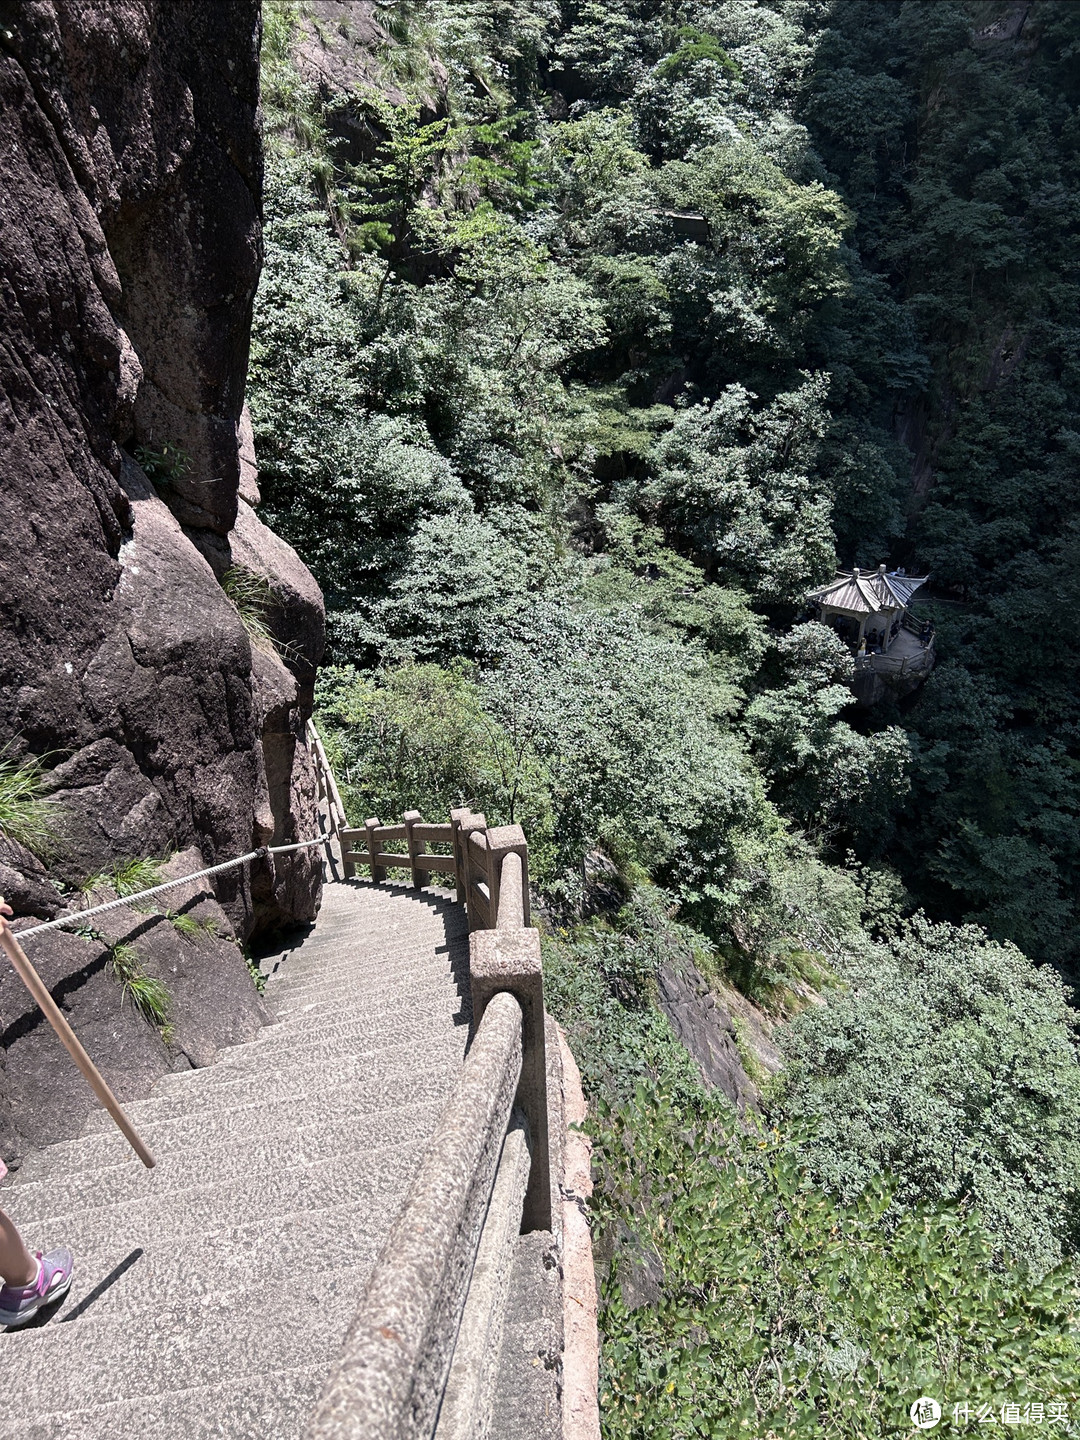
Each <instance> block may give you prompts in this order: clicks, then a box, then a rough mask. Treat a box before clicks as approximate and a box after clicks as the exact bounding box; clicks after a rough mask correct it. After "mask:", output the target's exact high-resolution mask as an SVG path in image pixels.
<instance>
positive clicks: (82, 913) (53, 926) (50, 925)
mask: <svg viewBox="0 0 1080 1440" xmlns="http://www.w3.org/2000/svg"><path fill="white" fill-rule="evenodd" d="M332 839H333V836H332V835H318V836H316V837H315V839H314V840H301V841H300V842H299V843H298V844H296V845H262V846H260V848H259V849H258V850H249V851H248V853H247V854H246V855H241V856H239V857H238V858H237V859H236V860H224V861H222V863H221V864H220V865H210V866H208V867H207V868H206V869H205V870H195V871H193V872H192V874H190V875H181V876H180V877H179V878H178V879H176V880H166V881H165V883H164V884H163V885H152V886H151V887H150V889H149V890H139V891H138V892H137V893H136V894H134V895H121V896H120V897H119V898H118V899H116V900H106V901H105V902H104V903H103V904H101V905H91V906H90V908H89V909H88V910H76V912H75V914H74V915H61V916H60V918H59V919H58V920H46V921H45V922H44V923H43V924H41V925H31V926H30V928H29V930H15V931H13V932H12V933H13V934H14V935H15V936H17V938H18V940H19V943H20V944H21V943H22V942H23V941H24V940H28V939H29V938H30V936H31V935H40V934H41V933H42V931H43V930H57V929H59V927H60V926H61V925H81V924H82V922H83V921H84V920H86V919H88V918H89V917H90V916H91V915H101V914H103V913H104V912H105V911H106V910H118V909H120V908H121V906H124V905H134V903H135V901H136V900H145V899H146V898H147V896H149V895H160V894H161V892H162V891H163V890H175V889H176V887H177V886H178V885H190V884H191V882H192V880H202V879H204V878H205V877H206V876H207V875H217V874H219V873H220V872H221V871H222V870H232V869H234V868H235V867H236V866H237V865H246V864H247V862H248V861H249V860H259V859H261V858H262V857H263V856H264V855H287V854H289V853H290V852H291V851H293V850H308V849H310V847H311V846H312V845H323V844H325V843H326V841H327V840H332Z"/></svg>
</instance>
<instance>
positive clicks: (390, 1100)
mask: <svg viewBox="0 0 1080 1440" xmlns="http://www.w3.org/2000/svg"><path fill="white" fill-rule="evenodd" d="M339 1063H340V1064H341V1065H342V1067H343V1068H342V1072H341V1079H342V1084H341V1085H339V1086H334V1085H333V1084H330V1085H323V1086H322V1087H320V1088H318V1089H316V1090H315V1091H314V1092H313V1094H312V1097H311V1108H310V1109H309V1108H308V1106H307V1104H306V1100H307V1096H306V1094H305V1092H304V1091H303V1090H302V1089H301V1088H294V1087H293V1085H292V1082H291V1079H290V1077H289V1076H288V1075H282V1076H281V1078H280V1080H279V1081H278V1083H277V1085H275V1086H274V1087H273V1088H272V1089H269V1090H268V1091H267V1092H266V1093H264V1094H263V1095H260V1096H256V1097H254V1098H249V1099H248V1100H247V1101H246V1102H245V1103H243V1104H238V1105H230V1104H226V1105H224V1106H221V1105H214V1104H213V1103H212V1102H211V1103H210V1104H208V1105H207V1106H198V1105H192V1106H186V1107H183V1108H182V1109H181V1110H180V1111H179V1113H175V1114H164V1115H158V1114H153V1113H151V1114H150V1115H148V1116H143V1115H142V1112H141V1105H143V1104H145V1103H146V1102H145V1101H143V1102H140V1103H139V1104H138V1105H135V1106H132V1112H133V1114H132V1119H133V1123H134V1121H135V1119H136V1117H138V1122H139V1123H138V1129H139V1133H140V1135H141V1137H142V1139H143V1140H144V1141H145V1143H146V1144H147V1145H148V1146H149V1147H150V1149H151V1150H152V1151H153V1152H154V1153H155V1158H156V1156H157V1151H159V1150H160V1151H162V1152H171V1153H175V1152H176V1151H178V1150H191V1149H193V1148H196V1147H205V1145H206V1144H207V1143H213V1144H214V1145H215V1146H224V1147H225V1148H227V1147H228V1146H229V1144H230V1141H231V1140H232V1139H233V1138H235V1137H243V1136H246V1135H248V1134H250V1133H251V1132H252V1131H253V1130H254V1129H256V1128H258V1129H260V1130H261V1131H262V1133H263V1134H267V1135H272V1134H276V1133H278V1132H287V1131H288V1130H289V1129H290V1128H291V1126H293V1125H294V1124H295V1123H296V1121H297V1118H298V1117H299V1116H302V1115H303V1116H306V1117H308V1118H309V1119H310V1118H311V1116H312V1115H313V1114H314V1115H318V1116H322V1117H325V1118H336V1119H344V1118H346V1117H349V1118H351V1119H352V1120H353V1121H354V1122H355V1123H356V1125H357V1129H358V1131H359V1130H360V1129H361V1128H362V1125H363V1121H364V1119H365V1117H367V1116H369V1115H370V1116H377V1115H379V1114H380V1113H381V1112H382V1111H385V1110H387V1109H392V1108H393V1107H394V1106H395V1105H397V1104H400V1103H402V1101H404V1102H405V1103H415V1102H425V1101H432V1102H437V1101H439V1100H440V1099H444V1098H445V1096H446V1095H447V1094H448V1093H449V1090H450V1087H451V1085H452V1083H453V1074H454V1073H455V1070H453V1069H452V1068H451V1067H449V1066H445V1065H444V1066H441V1067H439V1068H438V1069H434V1070H419V1071H418V1070H417V1069H416V1068H415V1065H412V1064H409V1063H408V1061H405V1062H403V1063H402V1064H401V1067H400V1069H397V1068H395V1069H391V1070H389V1071H384V1073H382V1074H378V1075H373V1074H371V1073H370V1071H368V1072H367V1073H362V1072H361V1073H357V1072H356V1070H355V1067H352V1066H350V1065H348V1062H345V1061H342V1062H339ZM103 1121H104V1122H108V1117H107V1116H102V1117H101V1118H100V1119H98V1118H97V1117H95V1120H94V1123H95V1124H99V1125H100V1124H102V1122H103ZM106 1144H107V1145H108V1147H109V1148H108V1150H107V1151H102V1149H101V1148H100V1147H102V1146H104V1145H106ZM66 1148H67V1151H68V1153H67V1155H66V1157H64V1160H63V1162H62V1163H64V1164H65V1165H73V1166H77V1167H78V1168H80V1169H83V1170H85V1169H87V1168H89V1167H90V1166H93V1165H94V1164H97V1163H101V1161H102V1158H103V1157H104V1163H106V1164H107V1163H108V1158H107V1157H109V1156H111V1155H113V1154H118V1155H122V1154H123V1153H124V1151H125V1149H127V1141H126V1140H125V1139H124V1137H123V1136H122V1135H121V1134H120V1133H119V1131H118V1130H117V1129H116V1127H115V1126H114V1125H112V1124H111V1123H109V1124H108V1128H102V1129H100V1130H98V1131H96V1132H94V1133H91V1134H84V1135H82V1136H80V1137H79V1139H78V1140H69V1141H67V1142H66Z"/></svg>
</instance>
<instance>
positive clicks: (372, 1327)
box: [308, 727, 553, 1440]
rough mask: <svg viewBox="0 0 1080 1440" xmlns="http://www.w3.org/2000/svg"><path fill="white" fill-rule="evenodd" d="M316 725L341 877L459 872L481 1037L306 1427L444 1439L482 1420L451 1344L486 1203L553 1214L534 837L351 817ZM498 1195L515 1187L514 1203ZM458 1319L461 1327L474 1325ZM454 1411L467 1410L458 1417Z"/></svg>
mask: <svg viewBox="0 0 1080 1440" xmlns="http://www.w3.org/2000/svg"><path fill="white" fill-rule="evenodd" d="M311 735H312V740H313V747H312V748H313V750H314V752H315V756H316V766H317V768H318V771H319V792H320V797H321V798H322V800H323V802H324V806H325V809H326V811H327V813H328V814H329V817H330V818H329V825H330V828H332V829H333V831H334V835H335V838H336V839H337V841H338V845H339V848H340V857H341V870H342V874H343V876H344V878H345V880H346V881H350V880H354V879H355V876H356V871H357V867H358V866H362V867H366V868H367V869H368V871H369V873H370V875H371V879H372V882H373V883H374V884H382V883H384V882H385V881H386V879H387V875H388V872H390V871H392V870H395V869H397V870H405V871H407V872H408V874H407V877H403V878H407V881H408V882H409V883H411V884H412V885H413V887H414V888H416V889H419V888H421V887H422V886H424V885H425V884H427V883H429V881H430V879H431V877H432V876H433V875H440V874H441V875H445V876H446V877H447V880H448V881H450V883H452V884H453V885H454V886H455V888H456V891H457V898H458V900H459V901H461V902H462V903H463V904H464V905H465V910H466V915H467V917H468V923H469V931H470V934H469V989H470V998H471V1005H472V1019H473V1027H474V1039H473V1043H472V1047H471V1049H470V1051H469V1054H468V1057H467V1059H466V1062H465V1067H464V1069H463V1071H462V1075H461V1078H460V1080H459V1082H458V1085H457V1087H456V1088H455V1090H454V1092H453V1094H452V1096H451V1098H450V1100H449V1102H448V1104H447V1106H446V1110H445V1111H444V1113H443V1117H442V1119H441V1121H440V1122H439V1126H438V1129H437V1131H436V1133H435V1136H434V1138H433V1140H432V1142H431V1145H430V1148H429V1150H428V1152H427V1154H426V1156H425V1159H424V1162H423V1164H422V1166H421V1169H420V1172H419V1174H418V1175H417V1178H416V1180H415V1182H414V1183H413V1186H412V1189H411V1190H410V1192H409V1197H408V1200H407V1201H406V1204H405V1208H404V1210H403V1212H402V1214H401V1216H400V1218H399V1220H398V1222H397V1224H396V1226H395V1227H394V1230H393V1232H392V1234H391V1236H390V1238H389V1240H388V1241H387V1243H386V1245H385V1246H384V1247H383V1250H382V1252H381V1254H380V1256H379V1258H378V1260H377V1261H376V1263H375V1268H374V1270H373V1272H372V1275H371V1278H370V1280H369V1281H368V1285H367V1288H366V1290H365V1293H364V1298H363V1300H362V1302H361V1306H360V1310H359V1312H358V1314H357V1316H356V1319H355V1321H354V1323H353V1325H352V1327H351V1329H350V1331H349V1335H348V1338H347V1340H346V1343H345V1347H344V1350H343V1352H342V1355H341V1357H340V1359H339V1361H338V1363H337V1365H336V1367H335V1369H334V1371H333V1373H332V1375H331V1377H330V1380H329V1381H328V1383H327V1386H326V1389H325V1390H324V1392H323V1397H322V1399H321V1401H320V1403H319V1406H318V1409H317V1411H316V1413H315V1416H314V1418H313V1420H312V1424H311V1427H310V1429H309V1431H308V1440H344V1437H350V1440H432V1436H433V1435H434V1434H435V1425H436V1423H438V1426H439V1429H438V1435H437V1437H436V1440H442V1437H443V1436H444V1434H445V1435H447V1436H450V1435H451V1433H452V1434H453V1435H454V1436H456V1435H458V1433H460V1434H462V1435H464V1434H471V1431H470V1429H469V1426H470V1424H471V1421H470V1419H469V1415H470V1413H471V1407H472V1404H473V1402H472V1401H471V1400H469V1399H468V1398H467V1397H468V1396H469V1395H471V1394H473V1393H474V1392H475V1391H476V1390H477V1387H478V1381H477V1379H476V1377H475V1376H474V1375H472V1374H471V1369H472V1368H473V1367H472V1366H471V1361H470V1360H469V1358H468V1357H467V1356H464V1355H463V1356H461V1357H459V1358H457V1359H455V1343H456V1341H457V1340H458V1327H459V1322H461V1317H462V1313H463V1311H464V1310H465V1306H466V1297H467V1296H468V1294H469V1287H470V1283H471V1280H472V1277H473V1267H474V1265H475V1264H476V1263H477V1255H478V1248H479V1247H480V1244H481V1234H482V1233H483V1235H485V1236H487V1235H489V1233H490V1230H491V1226H492V1224H493V1223H494V1222H492V1221H491V1219H490V1211H493V1210H498V1211H499V1212H500V1214H501V1219H500V1221H499V1224H500V1225H501V1226H502V1228H503V1229H505V1228H506V1226H507V1224H508V1223H510V1224H512V1226H513V1229H514V1231H517V1230H518V1229H520V1230H521V1231H522V1232H527V1231H533V1230H544V1231H548V1230H551V1229H552V1225H553V1205H552V1190H551V1162H550V1137H549V1114H548V1094H547V1063H548V1062H547V1046H546V1027H545V1012H544V986H543V974H542V970H541V964H540V935H539V932H538V931H537V930H534V929H533V928H532V927H531V924H530V919H531V916H530V903H529V848H528V845H527V843H526V840H525V835H524V832H523V831H522V829H521V827H520V826H518V825H495V826H490V825H488V823H487V820H486V818H485V816H483V815H479V814H475V813H473V812H472V811H471V810H468V809H464V808H462V809H455V810H452V811H451V812H450V820H449V823H446V822H438V823H432V822H430V821H425V820H423V819H422V817H421V815H420V813H419V812H418V811H415V810H410V811H408V812H407V813H406V814H405V816H404V817H403V819H402V820H401V822H400V823H396V824H389V825H384V824H383V823H382V821H381V820H380V819H379V817H378V816H371V817H370V818H369V819H368V820H366V821H365V823H364V824H363V825H362V826H350V825H349V824H348V822H347V820H346V818H345V812H344V807H343V806H342V804H341V798H340V794H339V792H338V788H337V785H336V782H335V780H334V776H333V772H332V769H331V767H330V764H329V761H328V759H327V757H326V751H325V749H324V747H323V746H322V743H321V741H320V740H319V739H318V735H317V733H316V732H315V730H314V727H312V729H311ZM432 847H438V848H432ZM451 877H452V878H451ZM512 1115H515V1116H517V1117H518V1120H517V1122H516V1123H515V1124H511V1117H512ZM500 1156H501V1157H502V1158H501V1159H500ZM496 1172H498V1180H497V1179H496ZM500 1195H501V1196H503V1197H505V1196H506V1195H513V1196H515V1197H516V1200H515V1201H513V1202H511V1205H510V1207H509V1209H512V1210H513V1214H512V1215H510V1214H509V1209H508V1207H507V1206H506V1204H505V1203H504V1201H502V1200H499V1199H498V1197H499V1196H500ZM493 1196H494V1197H495V1198H493ZM515 1207H517V1208H515ZM502 1211H507V1213H506V1214H502V1213H501V1212H502ZM518 1216H520V1222H519V1220H518V1218H517V1217H518ZM485 1224H487V1226H488V1228H487V1229H485ZM484 1244H485V1245H486V1246H488V1248H489V1249H497V1246H495V1245H489V1244H488V1241H487V1240H486V1239H485V1241H484ZM485 1263H486V1262H485ZM472 1303H473V1302H472V1301H471V1300H470V1302H469V1304H470V1306H471V1305H472ZM461 1326H462V1333H463V1334H464V1333H465V1331H466V1330H467V1329H468V1328H469V1327H468V1326H467V1325H466V1324H465V1323H464V1322H461ZM452 1363H453V1372H451V1364H452ZM459 1372H460V1373H459ZM451 1373H452V1374H453V1378H452V1379H451V1381H450V1383H449V1384H448V1376H451ZM463 1397H466V1398H464V1399H463ZM440 1406H441V1407H442V1412H441V1415H440ZM450 1411H455V1412H457V1414H456V1418H455V1419H453V1420H451V1418H450V1415H449V1412H450Z"/></svg>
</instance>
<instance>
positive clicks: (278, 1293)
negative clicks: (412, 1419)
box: [0, 1205, 396, 1434]
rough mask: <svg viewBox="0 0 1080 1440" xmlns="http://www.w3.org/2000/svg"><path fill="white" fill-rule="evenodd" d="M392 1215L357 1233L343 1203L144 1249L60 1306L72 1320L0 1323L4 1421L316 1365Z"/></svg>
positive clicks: (334, 1342) (342, 1326)
mask: <svg viewBox="0 0 1080 1440" xmlns="http://www.w3.org/2000/svg"><path fill="white" fill-rule="evenodd" d="M395 1215H396V1210H395V1212H394V1214H389V1213H383V1214H380V1215H374V1216H372V1215H369V1216H368V1217H366V1218H367V1220H368V1221H369V1222H371V1223H369V1224H367V1225H365V1227H364V1233H363V1235H362V1236H358V1235H356V1234H355V1233H354V1231H355V1211H354V1207H352V1206H351V1205H347V1206H343V1207H338V1208H337V1209H334V1210H317V1211H308V1212H305V1213H303V1214H301V1215H289V1216H274V1217H272V1218H271V1219H269V1220H265V1221H262V1222H260V1223H259V1224H258V1225H248V1226H246V1227H236V1228H230V1229H222V1230H220V1231H219V1232H217V1233H216V1234H214V1235H204V1236H195V1237H192V1238H191V1239H190V1241H187V1240H184V1241H173V1242H172V1243H171V1244H169V1245H166V1246H162V1247H160V1248H155V1249H148V1250H146V1251H145V1252H144V1253H143V1255H141V1256H140V1257H139V1258H138V1259H137V1260H136V1261H135V1262H134V1263H133V1264H131V1265H130V1267H129V1268H128V1269H127V1270H125V1271H124V1272H123V1273H122V1274H121V1275H120V1277H119V1279H118V1280H117V1281H116V1283H115V1284H114V1285H112V1286H111V1287H110V1288H109V1289H107V1290H105V1292H104V1293H103V1294H101V1295H100V1296H99V1298H97V1299H95V1300H94V1301H93V1302H92V1303H91V1304H90V1305H89V1306H88V1308H86V1309H85V1310H84V1311H83V1312H82V1313H79V1312H78V1304H79V1300H78V1298H76V1299H75V1300H74V1301H73V1303H72V1304H71V1305H70V1306H68V1307H66V1309H67V1313H68V1314H72V1315H75V1316H76V1318H75V1319H73V1320H70V1321H67V1320H65V1318H64V1315H63V1313H61V1315H60V1317H59V1318H58V1319H54V1320H53V1321H52V1322H51V1323H50V1324H48V1325H47V1326H44V1327H42V1328H40V1329H31V1330H24V1331H21V1332H19V1331H6V1332H3V1333H0V1372H2V1373H3V1376H4V1423H5V1426H7V1427H9V1428H10V1433H12V1434H16V1433H17V1432H18V1422H19V1421H20V1420H22V1419H24V1418H25V1419H27V1420H30V1419H37V1420H40V1419H42V1418H45V1417H47V1416H48V1415H56V1414H58V1413H59V1414H62V1413H64V1412H68V1411H78V1410H80V1409H84V1408H86V1407H88V1406H91V1405H104V1404H110V1403H113V1402H116V1401H119V1400H127V1399H130V1398H132V1397H134V1396H137V1395H140V1394H142V1395H154V1394H156V1393H158V1392H160V1391H163V1390H168V1389H176V1388H180V1387H181V1386H184V1385H191V1384H192V1383H201V1384H204V1385H205V1384H211V1383H220V1382H221V1381H222V1380H226V1379H229V1378H232V1377H235V1378H236V1379H238V1380H243V1379H246V1378H249V1377H251V1376H254V1375H257V1374H259V1373H260V1372H264V1371H267V1370H270V1369H281V1368H294V1367H298V1366H300V1365H306V1366H311V1367H312V1368H314V1369H317V1370H319V1371H320V1372H323V1373H324V1372H325V1369H326V1368H327V1367H328V1366H329V1364H330V1362H331V1360H332V1359H333V1357H334V1355H335V1354H336V1351H337V1348H338V1345H339V1344H340V1341H341V1337H342V1336H343V1335H344V1332H345V1330H346V1329H347V1327H348V1325H349V1322H350V1321H351V1319H352V1317H353V1315H354V1314H355V1311H356V1306H357V1304H358V1302H359V1299H360V1295H361V1294H362V1291H363V1286H364V1282H365V1280H366V1278H367V1275H368V1272H369V1270H370V1268H371V1265H372V1263H373V1261H374V1259H375V1256H376V1254H377V1253H378V1249H379V1246H380V1245H381V1243H382V1241H383V1239H384V1237H385V1234H386V1231H387V1230H388V1228H389V1226H390V1224H392V1222H393V1219H394V1216H395ZM350 1221H352V1222H353V1223H352V1224H350ZM113 1255H114V1257H115V1258H114V1266H116V1267H119V1266H121V1265H122V1264H123V1262H124V1261H125V1260H126V1259H127V1258H128V1257H127V1254H126V1253H125V1252H124V1251H123V1249H122V1247H119V1246H118V1247H116V1248H115V1250H114V1252H113ZM73 1347H77V1349H78V1356H79V1360H78V1365H77V1366H76V1365H74V1364H72V1348H73Z"/></svg>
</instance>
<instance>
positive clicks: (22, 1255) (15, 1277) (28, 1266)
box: [0, 1210, 38, 1285]
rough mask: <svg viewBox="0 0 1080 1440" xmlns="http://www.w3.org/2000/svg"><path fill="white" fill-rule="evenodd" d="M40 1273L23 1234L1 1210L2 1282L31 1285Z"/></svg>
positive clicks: (0, 1264) (0, 1256)
mask: <svg viewBox="0 0 1080 1440" xmlns="http://www.w3.org/2000/svg"><path fill="white" fill-rule="evenodd" d="M37 1273H38V1262H37V1261H36V1260H35V1259H34V1257H33V1256H32V1255H31V1254H30V1251H29V1250H27V1248H26V1246H25V1245H24V1244H23V1242H22V1236H21V1235H20V1234H19V1232H18V1230H16V1229H15V1226H14V1225H13V1224H12V1223H11V1221H10V1220H9V1219H8V1217H7V1216H6V1215H5V1214H4V1212H3V1210H0V1282H2V1281H5V1280H6V1281H7V1283H8V1284H9V1285H29V1284H30V1282H31V1281H32V1280H33V1279H34V1277H35V1276H36V1275H37Z"/></svg>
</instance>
